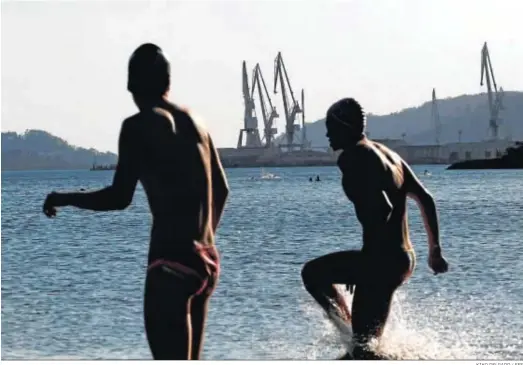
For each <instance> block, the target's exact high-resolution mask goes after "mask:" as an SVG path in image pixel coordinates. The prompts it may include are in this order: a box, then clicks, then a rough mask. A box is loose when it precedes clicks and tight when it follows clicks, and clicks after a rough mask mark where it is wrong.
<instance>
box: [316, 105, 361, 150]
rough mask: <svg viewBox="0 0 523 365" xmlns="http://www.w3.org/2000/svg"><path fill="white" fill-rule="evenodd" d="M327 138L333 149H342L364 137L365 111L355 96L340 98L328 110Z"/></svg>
mask: <svg viewBox="0 0 523 365" xmlns="http://www.w3.org/2000/svg"><path fill="white" fill-rule="evenodd" d="M325 124H326V126H327V138H328V139H329V142H330V145H331V147H332V149H333V150H335V151H336V150H339V149H342V148H343V147H344V146H347V145H348V144H351V143H354V142H357V141H359V140H360V139H361V138H363V137H364V135H365V134H364V132H365V124H366V118H365V112H364V111H363V108H362V107H361V105H360V104H359V103H358V102H357V101H356V100H354V99H353V98H345V99H341V100H338V101H337V102H335V103H334V104H332V105H331V107H330V108H329V110H327V117H326V118H325Z"/></svg>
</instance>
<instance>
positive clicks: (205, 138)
mask: <svg viewBox="0 0 523 365" xmlns="http://www.w3.org/2000/svg"><path fill="white" fill-rule="evenodd" d="M174 107H175V108H176V109H177V111H178V112H179V113H181V114H183V115H184V116H185V117H186V118H187V120H188V121H189V122H190V123H191V125H192V127H193V128H194V131H195V132H196V134H197V135H198V139H199V140H200V141H201V142H203V143H205V144H208V143H209V133H208V131H207V127H206V125H205V122H204V119H203V118H202V117H201V116H200V115H199V114H198V113H196V112H195V111H194V110H192V109H190V108H188V107H186V106H178V105H174Z"/></svg>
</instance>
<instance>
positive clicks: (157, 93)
mask: <svg viewBox="0 0 523 365" xmlns="http://www.w3.org/2000/svg"><path fill="white" fill-rule="evenodd" d="M170 83H171V66H170V64H169V61H168V60H167V57H166V56H165V54H164V53H163V51H162V49H161V48H160V47H158V46H157V45H155V44H152V43H145V44H142V45H141V46H140V47H138V48H137V49H136V50H135V51H134V52H133V54H132V55H131V58H130V59H129V69H128V79H127V90H129V91H130V92H131V93H132V94H133V96H135V97H140V98H158V97H162V96H164V95H165V94H166V93H167V91H169V86H170Z"/></svg>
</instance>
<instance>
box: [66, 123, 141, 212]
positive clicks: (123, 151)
mask: <svg viewBox="0 0 523 365" xmlns="http://www.w3.org/2000/svg"><path fill="white" fill-rule="evenodd" d="M130 122H131V121H130V120H126V121H124V123H123V125H122V129H121V131H120V138H119V142H118V164H117V166H116V171H115V173H114V178H113V183H112V185H111V186H108V187H106V188H103V189H101V190H97V191H92V192H85V193H65V194H59V198H58V201H59V202H60V203H61V204H59V205H72V206H74V207H77V208H81V209H89V210H95V211H109V210H122V209H125V208H127V207H128V206H129V205H130V204H131V202H132V199H133V195H134V191H135V189H136V184H137V183H138V168H137V165H138V162H139V161H136V160H135V159H134V158H133V157H134V156H135V155H136V153H135V152H133V148H136V144H133V140H135V137H134V132H133V131H132V129H131V127H132V126H131V125H130Z"/></svg>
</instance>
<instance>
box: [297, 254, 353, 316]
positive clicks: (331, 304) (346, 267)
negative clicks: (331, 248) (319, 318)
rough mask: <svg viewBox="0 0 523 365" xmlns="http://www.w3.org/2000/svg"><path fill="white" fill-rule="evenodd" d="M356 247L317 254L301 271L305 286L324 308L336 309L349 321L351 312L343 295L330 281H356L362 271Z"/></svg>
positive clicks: (335, 282)
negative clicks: (326, 253)
mask: <svg viewBox="0 0 523 365" xmlns="http://www.w3.org/2000/svg"><path fill="white" fill-rule="evenodd" d="M362 260H363V258H362V257H361V253H360V252H359V251H341V252H335V253H331V254H328V255H325V256H321V257H319V258H317V259H314V260H312V261H309V262H307V263H306V264H305V265H304V266H303V269H302V272H301V275H302V279H303V284H304V285H305V289H307V291H308V292H309V293H310V295H312V297H313V298H314V299H315V300H316V301H317V302H318V304H319V305H320V306H321V307H322V308H323V309H324V310H325V311H326V312H327V314H331V311H332V310H333V309H334V310H336V312H337V313H336V314H337V315H338V316H339V317H340V318H342V319H343V320H345V321H346V322H350V320H351V313H350V310H349V307H348V305H347V303H346V301H345V298H344V297H343V296H342V295H341V293H340V292H339V291H338V290H337V289H336V288H335V287H334V284H347V285H348V284H356V282H357V281H358V280H357V277H358V276H360V275H363V273H362V272H361V270H360V268H361V266H362V265H361V263H362Z"/></svg>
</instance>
